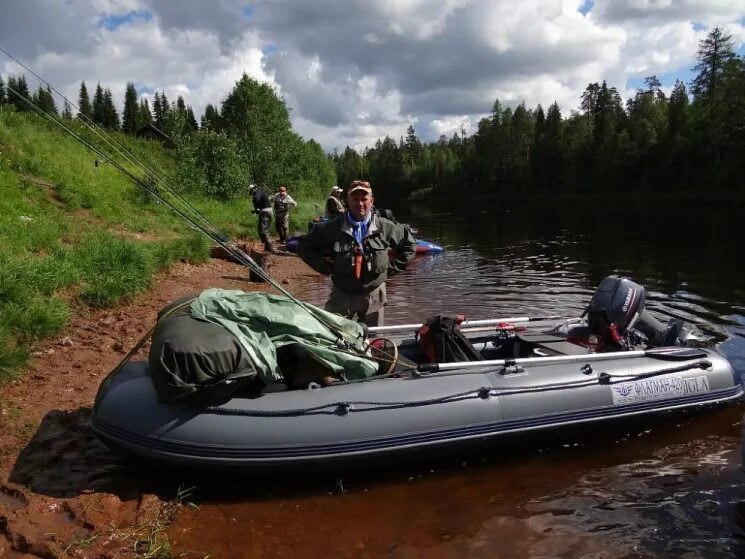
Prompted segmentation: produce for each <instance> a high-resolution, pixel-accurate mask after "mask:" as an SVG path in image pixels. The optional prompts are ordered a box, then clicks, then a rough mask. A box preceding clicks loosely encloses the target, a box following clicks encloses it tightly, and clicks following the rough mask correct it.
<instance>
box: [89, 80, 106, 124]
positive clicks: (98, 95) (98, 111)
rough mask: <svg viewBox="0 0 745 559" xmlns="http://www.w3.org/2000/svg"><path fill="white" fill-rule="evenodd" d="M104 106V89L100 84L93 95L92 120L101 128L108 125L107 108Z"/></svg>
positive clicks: (99, 83)
mask: <svg viewBox="0 0 745 559" xmlns="http://www.w3.org/2000/svg"><path fill="white" fill-rule="evenodd" d="M104 104H105V100H104V96H103V87H101V82H98V85H96V91H95V93H94V94H93V113H92V118H93V122H95V123H96V124H98V125H99V126H105V125H106V108H105V106H104Z"/></svg>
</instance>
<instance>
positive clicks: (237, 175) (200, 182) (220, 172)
mask: <svg viewBox="0 0 745 559" xmlns="http://www.w3.org/2000/svg"><path fill="white" fill-rule="evenodd" d="M178 158H179V163H180V168H179V171H178V172H177V176H176V180H177V181H178V182H179V184H181V185H182V186H183V187H185V188H186V189H188V190H191V191H193V192H199V193H201V194H205V195H207V196H209V197H211V198H216V199H218V200H230V199H232V198H235V197H236V196H238V195H239V194H241V193H243V192H245V190H246V186H247V181H248V179H247V177H248V171H247V165H246V163H245V162H244V160H243V158H242V157H241V155H240V152H239V150H238V145H237V144H236V143H235V141H234V140H232V139H230V138H228V137H227V136H226V135H225V134H223V133H219V132H214V131H213V130H204V131H202V132H200V133H199V134H192V135H191V136H189V137H188V139H187V140H185V141H184V143H183V144H182V147H180V148H179V152H178Z"/></svg>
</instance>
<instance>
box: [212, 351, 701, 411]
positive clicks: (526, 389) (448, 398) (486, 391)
mask: <svg viewBox="0 0 745 559" xmlns="http://www.w3.org/2000/svg"><path fill="white" fill-rule="evenodd" d="M711 366H712V364H711V361H708V360H705V359H704V360H701V361H696V362H695V363H689V364H687V365H680V366H678V367H669V368H666V369H659V370H657V371H651V372H648V373H642V374H638V375H631V374H620V375H612V374H609V373H600V374H599V375H598V377H597V378H595V379H587V380H579V381H572V382H564V383H550V384H540V385H536V386H514V387H512V388H494V387H487V386H482V387H480V388H477V389H472V390H465V391H463V392H456V393H454V394H447V395H444V396H438V397H435V398H426V399H423V400H404V401H376V400H348V401H340V402H329V403H327V404H320V405H318V406H309V407H306V408H295V409H284V410H242V409H235V408H222V407H217V406H208V407H205V408H203V410H202V411H204V412H205V413H211V414H215V415H236V416H247V417H292V416H296V415H305V414H314V413H330V414H335V415H347V414H348V413H350V412H353V411H356V410H355V406H374V409H373V410H361V411H377V410H383V409H397V408H415V407H422V406H430V405H434V404H445V403H448V402H453V401H458V400H470V399H474V398H479V399H481V400H488V399H489V398H491V397H492V396H510V395H513V394H529V393H532V392H545V391H549V390H568V389H571V388H582V387H589V386H595V385H608V384H618V383H622V382H630V381H632V380H643V379H646V378H650V377H655V376H661V375H667V374H672V373H680V372H683V371H689V370H691V369H709V368H711ZM374 379H375V377H371V378H370V379H368V380H374Z"/></svg>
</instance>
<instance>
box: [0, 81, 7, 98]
mask: <svg viewBox="0 0 745 559" xmlns="http://www.w3.org/2000/svg"><path fill="white" fill-rule="evenodd" d="M5 102H6V101H5V82H4V81H3V76H2V74H0V105H4V104H5Z"/></svg>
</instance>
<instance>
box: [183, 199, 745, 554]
mask: <svg viewBox="0 0 745 559" xmlns="http://www.w3.org/2000/svg"><path fill="white" fill-rule="evenodd" d="M744 210H745V208H743V207H737V206H728V205H712V206H708V207H707V206H703V205H701V206H683V207H670V206H667V205H664V204H657V205H654V206H651V207H640V205H628V206H626V207H617V206H615V205H614V204H612V203H602V204H601V203H598V204H595V205H587V206H585V207H577V206H568V205H567V206H557V205H554V204H546V205H543V206H511V205H504V206H502V207H499V206H497V207H493V208H485V209H478V208H476V209H472V213H470V214H469V215H458V216H454V215H449V214H438V215H432V214H424V215H415V216H412V217H410V218H408V219H407V221H409V222H411V223H412V224H413V225H415V226H416V227H417V228H418V229H419V236H420V237H421V238H423V239H427V240H430V241H433V242H436V243H438V244H441V245H443V246H444V247H445V249H446V252H445V253H444V254H441V255H434V256H420V257H417V259H416V260H415V262H414V264H413V265H412V267H411V269H410V270H408V271H407V272H406V273H404V274H401V275H399V276H397V277H396V278H393V279H392V280H391V281H390V282H389V306H388V308H387V311H386V312H387V315H386V322H387V323H389V324H392V323H397V322H414V321H421V320H423V319H424V318H426V317H427V316H428V315H431V314H435V313H442V312H446V313H463V314H465V315H466V316H467V317H469V318H472V319H479V318H493V317H500V316H516V315H536V316H539V315H564V316H577V315H579V314H580V313H581V312H582V310H583V309H584V307H585V305H586V304H587V303H588V301H589V299H590V297H591V296H592V293H593V291H594V289H595V287H596V286H597V284H598V283H599V282H600V280H601V279H602V278H603V277H605V276H606V275H608V274H611V273H617V274H623V275H626V276H628V277H630V278H632V279H634V280H635V281H637V282H638V283H641V284H643V285H644V286H645V287H646V288H647V290H648V299H647V308H648V309H649V310H650V311H651V312H652V314H653V315H655V316H656V317H657V318H659V319H661V320H663V321H667V319H668V318H670V317H678V318H682V319H684V320H685V321H686V322H687V323H688V324H689V325H691V326H692V328H693V329H694V330H695V331H696V332H697V334H699V336H702V337H705V338H707V339H708V340H709V342H710V343H711V344H713V345H716V346H717V347H718V348H719V350H720V351H722V352H723V353H724V354H725V355H726V356H727V357H728V358H729V359H730V361H731V362H732V363H733V365H734V366H735V368H736V369H737V370H738V371H739V372H745V260H744V259H743V255H745V237H743V235H742V233H741V232H738V231H739V224H740V222H739V220H740V219H741V216H742V215H743V211H744ZM327 293H328V284H327V283H326V282H324V283H309V284H308V285H306V286H304V287H303V288H301V289H300V295H301V296H302V298H305V299H306V300H309V301H311V302H314V303H320V304H322V303H323V301H324V300H325V297H326V294H327ZM744 413H745V406H744V405H742V404H736V405H733V406H729V407H726V408H722V409H719V410H715V411H709V412H705V413H700V414H689V415H685V416H682V417H680V416H679V417H675V418H672V419H667V420H663V421H659V422H654V423H649V424H643V425H637V426H634V427H630V428H625V429H615V430H605V429H587V430H586V432H585V433H580V434H574V435H571V436H567V437H566V438H562V439H557V440H548V441H542V442H540V443H530V444H525V445H516V444H511V445H500V446H497V447H495V448H490V449H483V450H482V451H481V452H480V453H477V454H473V453H470V454H468V455H463V456H457V455H453V456H445V457H443V458H442V459H439V460H437V461H434V462H431V461H428V462H418V463H417V462H415V463H413V464H406V465H401V466H399V467H390V466H387V467H386V468H385V469H382V468H381V469H378V470H376V469H375V467H374V465H371V469H370V470H368V471H366V472H364V473H359V472H345V473H343V474H336V475H333V476H330V475H326V474H323V475H320V474H318V475H317V474H310V473H306V474H303V473H300V474H296V475H294V476H292V477H291V478H288V479H284V480H280V481H278V480H272V481H266V480H262V479H254V478H248V479H240V480H235V481H229V480H223V481H222V482H221V483H218V484H215V485H213V484H208V485H207V486H204V485H199V486H197V487H195V488H194V491H193V494H192V495H193V498H194V500H195V501H196V502H197V503H198V508H195V509H193V510H190V511H189V512H188V513H186V514H185V515H182V518H181V519H180V521H179V522H178V523H177V524H176V526H174V528H173V529H172V531H171V536H172V539H173V540H174V542H175V543H176V545H177V548H178V549H179V550H194V551H203V552H209V553H210V554H211V557H213V558H223V557H224V558H248V557H320V556H327V557H393V558H409V557H428V558H429V557H443V558H450V557H453V558H455V557H592V558H616V557H618V558H621V557H671V558H672V557H676V558H677V557H705V558H714V557H743V556H745V470H744V469H743V441H742V437H743V414H744ZM195 556H199V555H198V554H197V555H195Z"/></svg>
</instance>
